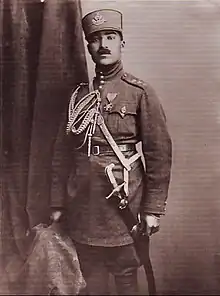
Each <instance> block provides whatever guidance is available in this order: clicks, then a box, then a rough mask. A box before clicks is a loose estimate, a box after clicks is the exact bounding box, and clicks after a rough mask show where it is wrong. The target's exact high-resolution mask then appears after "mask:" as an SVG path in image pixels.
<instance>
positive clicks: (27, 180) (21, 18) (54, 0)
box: [0, 0, 88, 294]
mask: <svg viewBox="0 0 220 296" xmlns="http://www.w3.org/2000/svg"><path fill="white" fill-rule="evenodd" d="M0 6H1V9H0V22H1V24H0V38H1V41H0V44H1V45H0V46H1V51H0V69H1V70H0V75H1V76H0V77H1V87H0V95H1V97H0V107H1V108H0V116H1V118H0V132H1V135H0V136H1V145H0V149H1V153H0V166H1V170H0V176H1V181H0V182H1V183H0V186H1V191H0V193H1V202H0V214H1V217H0V260H1V262H0V274H1V280H0V281H1V283H0V293H2V294H5V293H10V292H11V291H10V289H12V285H11V284H10V285H9V284H8V285H7V283H9V281H11V280H13V277H14V274H16V270H19V268H20V266H21V265H22V262H23V259H24V258H25V239H24V238H25V233H26V231H27V229H28V228H29V227H32V226H34V225H36V224H38V223H41V222H48V217H49V197H50V195H49V192H50V169H51V157H52V150H53V143H54V140H55V138H56V133H57V130H58V125H59V118H60V116H61V114H62V111H63V110H64V108H65V106H66V105H67V103H68V100H69V96H70V94H71V91H72V90H73V89H74V88H75V87H76V85H77V84H78V83H79V82H86V81H88V76H87V65H86V59H85V51H84V45H83V36H82V28H81V6H80V1H78V0H45V1H40V0H0ZM9 286H10V287H9ZM13 288H14V289H15V287H13Z"/></svg>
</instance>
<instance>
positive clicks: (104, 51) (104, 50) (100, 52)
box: [98, 48, 111, 54]
mask: <svg viewBox="0 0 220 296" xmlns="http://www.w3.org/2000/svg"><path fill="white" fill-rule="evenodd" d="M110 53H111V51H110V50H109V49H105V48H100V49H99V50H98V54H110Z"/></svg>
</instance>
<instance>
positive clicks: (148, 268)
mask: <svg viewBox="0 0 220 296" xmlns="http://www.w3.org/2000/svg"><path fill="white" fill-rule="evenodd" d="M114 166H115V165H114V163H111V164H109V165H108V166H107V167H106V168H105V173H106V176H107V177H108V180H109V181H110V183H111V184H112V186H113V190H112V192H111V193H110V194H109V195H108V196H106V199H107V200H109V201H110V202H111V203H112V205H113V206H114V207H116V208H117V210H118V212H119V215H120V216H121V218H122V220H123V221H124V223H125V225H126V226H127V228H128V230H129V232H130V234H131V236H132V238H133V240H134V246H135V249H136V251H137V254H138V256H139V258H140V261H141V263H142V264H143V267H144V271H145V274H146V278H147V283H148V291H149V295H156V284H155V278H154V273H153V268H152V264H151V261H150V257H149V236H148V235H147V234H146V231H145V230H146V222H145V221H141V219H140V216H138V219H136V218H135V216H134V215H133V213H132V212H131V209H130V208H129V206H128V200H127V197H126V195H125V193H124V192H123V191H122V187H123V186H124V183H125V182H123V183H122V184H119V185H118V184H117V181H116V178H115V176H114V174H113V171H112V170H113V168H114Z"/></svg>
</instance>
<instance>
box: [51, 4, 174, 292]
mask: <svg viewBox="0 0 220 296" xmlns="http://www.w3.org/2000/svg"><path fill="white" fill-rule="evenodd" d="M82 25H83V30H84V33H85V38H86V40H87V42H88V51H89V53H90V55H91V57H92V59H93V61H94V63H95V65H96V69H95V72H96V76H95V78H94V80H93V82H92V83H91V84H90V85H88V84H84V83H82V84H81V85H79V87H78V88H77V89H76V90H75V91H74V93H73V94H72V96H71V98H70V103H69V107H68V108H69V110H68V112H66V114H65V116H64V121H63V122H62V124H61V127H60V131H59V135H58V137H57V141H56V143H55V146H54V160H53V178H52V190H51V207H52V219H53V220H55V221H59V220H62V217H65V218H66V220H67V224H68V227H69V233H70V236H71V238H72V239H73V240H74V242H75V244H76V248H77V251H78V255H79V260H80V264H81V269H82V272H83V275H84V277H85V280H86V282H87V293H88V294H90V295H97V294H102V295H104V294H107V293H108V275H109V274H110V273H111V274H113V276H114V279H115V283H116V289H117V293H118V294H120V295H122V294H124V295H129V294H133V295H134V294H137V293H138V283H137V269H138V267H139V266H140V260H139V257H138V256H137V252H136V249H135V247H134V244H133V239H132V236H131V235H130V232H129V230H128V228H127V225H125V223H124V221H123V220H122V218H121V216H120V215H119V213H118V211H117V210H116V208H114V207H113V206H112V205H111V204H110V203H109V200H108V198H106V197H109V199H111V196H112V193H114V190H115V191H117V190H119V189H120V191H123V193H124V196H125V198H126V202H128V204H129V208H130V209H131V211H132V213H133V215H134V216H137V215H138V214H139V219H140V220H141V221H145V223H146V226H147V228H146V229H147V230H146V231H147V234H148V235H151V234H152V233H155V232H157V231H158V230H159V222H160V216H161V215H164V213H165V206H166V200H167V195H168V187H169V181H170V170H171V153H172V152H171V150H172V149H171V140H170V136H169V133H168V131H167V126H166V118H165V114H164V111H163V108H162V106H161V103H160V102H159V99H158V97H157V95H156V93H155V91H154V90H153V89H152V87H151V86H150V85H149V84H148V83H145V82H143V81H141V80H140V79H137V78H135V77H133V76H132V75H131V74H128V73H126V72H125V71H124V69H123V65H122V61H121V51H122V48H123V47H124V45H125V43H124V40H123V32H122V14H121V13H120V12H119V11H116V10H110V9H102V10H97V11H93V12H91V13H89V14H87V15H86V16H84V18H83V19H82ZM138 142H141V143H142V151H143V159H144V163H143V162H142V160H141V158H140V157H139V156H140V155H139V154H138V153H137V151H136V145H137V143H138ZM109 165H110V166H111V169H110V167H109ZM106 171H107V172H108V173H109V175H108V176H107V175H106ZM107 177H110V181H111V182H110V181H109V178H107Z"/></svg>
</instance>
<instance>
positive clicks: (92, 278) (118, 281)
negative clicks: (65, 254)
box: [74, 242, 140, 295]
mask: <svg viewBox="0 0 220 296" xmlns="http://www.w3.org/2000/svg"><path fill="white" fill-rule="evenodd" d="M74 244H75V247H76V251H77V254H78V257H79V262H80V267H81V270H82V274H83V276H84V279H85V281H86V285H87V286H86V288H85V290H84V291H82V294H81V295H109V294H111V293H110V290H109V276H110V274H112V275H113V277H114V280H115V287H116V292H117V294H118V295H138V294H139V291H138V277H137V270H138V267H139V266H140V260H139V258H138V255H137V253H136V250H135V248H134V245H133V244H129V245H124V246H118V247H99V246H90V245H86V244H80V243H77V242H74Z"/></svg>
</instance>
